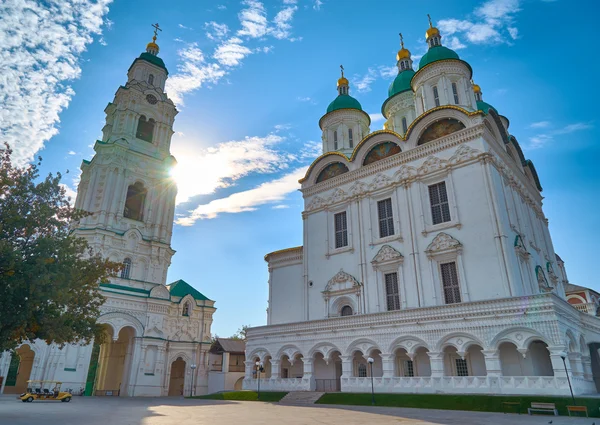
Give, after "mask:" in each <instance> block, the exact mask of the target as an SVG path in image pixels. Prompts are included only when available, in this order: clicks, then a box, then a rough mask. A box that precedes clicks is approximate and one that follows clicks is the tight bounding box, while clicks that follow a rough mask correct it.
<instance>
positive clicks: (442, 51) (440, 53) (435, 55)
mask: <svg viewBox="0 0 600 425" xmlns="http://www.w3.org/2000/svg"><path fill="white" fill-rule="evenodd" d="M444 59H459V57H458V55H457V54H456V52H455V51H454V50H450V49H449V48H447V47H444V46H433V47H430V48H429V50H428V51H427V53H425V54H424V55H423V57H422V58H421V60H420V61H419V69H421V68H423V67H424V66H425V65H429V64H430V63H432V62H435V61H441V60H444Z"/></svg>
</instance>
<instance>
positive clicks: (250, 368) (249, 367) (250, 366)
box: [244, 360, 254, 379]
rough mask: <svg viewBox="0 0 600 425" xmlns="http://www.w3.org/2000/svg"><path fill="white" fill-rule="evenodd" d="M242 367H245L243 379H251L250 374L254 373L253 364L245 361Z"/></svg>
mask: <svg viewBox="0 0 600 425" xmlns="http://www.w3.org/2000/svg"><path fill="white" fill-rule="evenodd" d="M244 365H245V366H246V374H245V378H246V379H252V372H253V371H254V362H253V361H251V360H250V361H248V360H246V361H245V362H244Z"/></svg>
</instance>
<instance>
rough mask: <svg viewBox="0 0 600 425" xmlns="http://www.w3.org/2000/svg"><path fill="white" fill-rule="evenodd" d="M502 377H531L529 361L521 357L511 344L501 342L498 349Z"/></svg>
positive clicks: (515, 347)
mask: <svg viewBox="0 0 600 425" xmlns="http://www.w3.org/2000/svg"><path fill="white" fill-rule="evenodd" d="M498 354H499V358H500V368H501V370H502V376H532V375H533V371H532V369H531V360H528V359H527V357H523V354H521V353H519V351H517V346H516V345H515V344H513V343H512V342H503V343H502V344H500V346H499V347H498Z"/></svg>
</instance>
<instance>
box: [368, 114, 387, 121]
mask: <svg viewBox="0 0 600 425" xmlns="http://www.w3.org/2000/svg"><path fill="white" fill-rule="evenodd" d="M369 117H370V118H371V122H372V123H374V122H378V121H383V120H385V117H384V116H383V115H382V114H381V113H379V112H376V113H374V114H369Z"/></svg>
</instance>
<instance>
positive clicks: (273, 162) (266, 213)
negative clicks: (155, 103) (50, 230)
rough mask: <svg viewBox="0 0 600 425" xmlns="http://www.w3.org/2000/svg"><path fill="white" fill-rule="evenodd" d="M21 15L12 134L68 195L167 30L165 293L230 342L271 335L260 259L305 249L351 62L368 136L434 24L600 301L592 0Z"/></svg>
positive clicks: (17, 5) (127, 5)
mask: <svg viewBox="0 0 600 425" xmlns="http://www.w3.org/2000/svg"><path fill="white" fill-rule="evenodd" d="M23 3H24V2H22V1H20V0H6V1H5V2H3V3H2V4H1V5H0V14H1V15H2V16H3V20H2V21H1V22H0V46H2V47H0V75H2V76H3V77H0V96H1V97H0V99H1V100H0V103H1V104H2V106H3V108H2V109H3V110H2V111H0V136H1V138H2V139H4V140H7V141H9V142H10V143H11V144H12V145H13V146H14V147H15V149H16V155H17V157H18V159H20V160H21V161H27V160H29V159H31V158H32V156H33V155H34V154H40V155H42V156H43V157H44V164H43V170H44V171H45V172H49V171H65V170H67V169H69V170H70V173H69V174H68V175H67V176H66V178H65V183H66V184H67V185H68V186H69V187H70V188H71V189H75V188H76V184H77V180H78V177H79V171H78V168H79V165H80V163H81V160H82V159H90V158H91V157H92V155H93V150H92V149H91V146H92V145H93V143H94V141H95V140H96V139H99V138H100V137H101V129H102V126H103V125H104V117H105V115H104V112H103V110H104V108H105V106H106V104H107V103H108V102H110V101H112V99H113V96H114V93H115V91H116V89H117V88H118V86H119V85H120V84H123V83H124V82H125V81H126V72H127V69H128V68H129V66H130V65H131V63H132V61H133V60H134V58H135V57H137V56H138V55H139V54H140V53H141V52H142V51H143V50H144V48H145V45H146V43H147V42H149V41H150V39H151V36H152V28H151V27H150V24H151V23H154V22H159V23H160V26H161V27H162V28H163V32H161V33H160V34H159V39H158V44H159V45H160V48H161V52H160V56H161V57H162V58H163V59H164V61H165V63H166V65H167V67H168V69H169V71H170V77H171V79H170V85H169V86H168V93H169V94H170V96H171V97H172V98H173V99H174V100H175V101H176V102H177V105H178V109H179V111H180V113H179V115H178V116H177V118H176V121H175V128H174V129H175V131H176V132H177V133H176V134H175V135H174V137H173V142H172V151H173V153H174V154H175V156H176V157H177V159H178V161H179V163H180V165H181V168H180V169H179V170H178V171H177V175H176V176H177V179H178V181H179V182H180V195H179V198H178V206H177V210H176V215H177V217H176V220H178V223H179V224H177V225H176V226H175V227H174V234H173V240H172V244H173V248H174V249H175V250H177V254H176V255H175V256H174V258H173V263H172V265H171V268H170V271H169V276H168V281H174V280H176V279H179V278H182V279H184V280H186V281H187V282H189V283H191V284H192V285H194V286H195V287H196V288H198V289H199V290H200V291H201V292H203V293H204V294H205V295H207V296H208V297H210V298H212V299H214V300H216V302H217V304H216V305H217V307H218V311H217V313H216V315H215V323H214V326H213V331H214V332H215V333H217V334H219V335H220V336H229V335H231V334H232V333H233V332H235V330H236V329H237V328H238V327H240V326H241V325H244V324H251V325H261V324H264V323H265V322H266V314H265V309H266V307H267V302H266V300H267V280H268V272H267V267H266V264H265V263H264V261H263V256H264V255H265V254H266V253H267V252H270V251H274V250H277V249H281V248H286V247H290V246H297V245H300V244H301V243H302V220H301V216H300V213H301V211H302V209H303V208H302V198H301V196H300V193H299V192H297V191H296V189H297V188H298V184H297V179H298V177H299V176H301V175H303V170H304V169H305V167H306V166H307V165H308V164H309V163H310V162H311V161H312V159H313V158H314V157H315V156H316V155H317V154H318V150H319V149H320V136H321V134H320V130H319V127H318V120H319V118H320V117H321V116H322V115H323V113H324V111H325V109H326V107H327V105H328V103H329V102H330V101H331V100H333V99H334V98H335V96H336V89H335V84H336V80H337V78H338V77H339V65H340V64H343V65H344V67H345V69H346V76H347V77H349V79H350V84H351V86H350V90H351V94H352V95H353V96H354V97H356V98H357V99H358V100H359V101H360V102H361V103H362V106H363V109H364V110H365V111H367V112H368V113H369V114H372V121H373V122H372V125H371V130H372V131H373V130H377V129H380V128H382V126H383V120H382V119H381V117H380V115H379V113H380V109H381V104H382V103H383V101H384V100H385V99H386V94H387V87H388V85H389V83H390V82H391V81H392V80H393V78H394V76H395V73H396V70H395V54H396V51H397V50H398V48H399V40H398V32H402V33H403V34H404V40H405V43H406V47H407V48H408V49H410V51H411V52H412V53H413V58H414V59H416V58H418V57H420V55H422V54H423V53H424V52H425V49H426V46H425V42H424V32H425V30H426V29H427V16H426V14H427V13H430V14H431V16H432V19H433V21H434V23H435V24H436V25H437V26H438V28H440V30H441V33H442V36H443V39H442V42H443V43H444V44H445V45H446V46H449V47H451V48H454V49H455V50H456V51H457V53H458V54H459V55H460V57H461V58H462V59H464V60H466V61H467V62H468V63H469V64H470V65H471V66H472V68H473V70H474V79H475V81H476V82H477V83H478V84H479V85H480V86H481V87H482V90H483V96H484V100H486V101H487V102H488V103H490V104H492V105H493V106H494V107H496V109H498V110H499V111H500V113H501V114H503V115H506V116H507V117H508V118H509V119H510V122H511V126H510V132H511V134H513V135H514V136H515V137H516V138H517V139H518V140H519V142H520V143H521V146H522V147H523V149H524V151H525V155H526V157H528V158H530V159H532V160H533V161H534V163H535V166H536V169H537V171H538V174H539V176H540V179H541V183H542V186H543V187H544V191H543V195H544V196H545V198H546V199H545V201H544V210H545V213H546V216H547V217H548V218H549V220H550V229H551V233H552V236H553V240H554V245H555V249H556V252H557V253H559V255H561V256H562V258H563V259H564V260H565V262H566V264H567V271H568V273H569V278H570V280H571V282H573V283H577V284H580V285H584V286H590V287H593V288H595V289H596V290H600V282H598V281H597V279H594V277H595V276H596V274H595V269H594V268H593V267H594V265H595V249H594V248H595V246H596V245H595V242H596V240H597V239H598V236H600V235H599V232H598V228H597V227H595V226H594V221H593V220H594V218H595V217H598V212H597V211H598V209H599V207H600V202H599V201H598V194H599V193H600V191H599V190H598V184H599V183H600V173H599V172H598V167H597V165H596V158H598V157H599V156H600V147H599V145H598V143H597V140H598V139H599V137H598V136H599V131H598V125H599V124H598V122H597V118H596V117H595V114H594V109H595V108H594V107H595V103H596V101H597V96H598V89H597V86H596V84H595V81H594V80H593V76H594V75H595V71H594V70H595V69H596V68H597V66H598V55H597V54H595V52H594V51H593V49H594V46H595V43H596V38H597V34H596V31H595V28H596V26H597V22H596V21H595V19H596V17H597V16H598V12H600V5H598V3H597V2H595V1H592V0H588V1H583V0H582V1H577V2H567V1H565V0H556V1H543V0H488V1H481V0H476V1H473V0H469V1H467V0H460V1H459V0H455V1H448V0H443V1H442V0H437V1H436V0H432V1H428V2H416V1H404V0H402V1H401V0H394V1H373V0H371V1H369V0H364V1H359V0H352V1H341V0H321V1H319V0H297V1H296V0H272V1H264V2H259V1H239V0H235V1H233V0H228V1H198V0H174V1H171V2H168V3H166V2H164V1H159V0H145V1H133V0H127V1H125V0H114V1H110V0H81V1H78V2H67V1H58V0H57V1H47V2H32V3H31V4H29V5H28V8H24V7H23ZM71 3H73V4H71ZM167 5H168V7H167ZM67 25H68V26H69V29H68V30H66V29H65V27H66V26H67ZM415 62H418V61H417V60H415ZM415 68H416V66H415Z"/></svg>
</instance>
